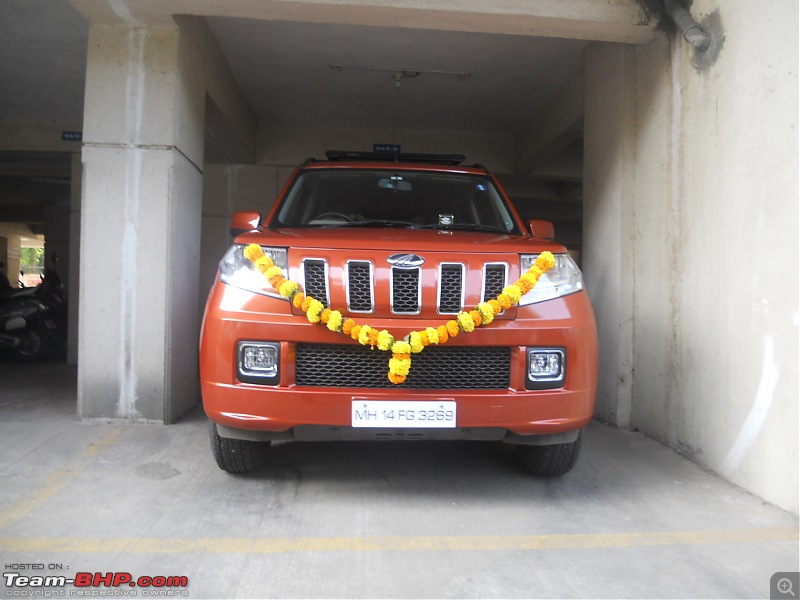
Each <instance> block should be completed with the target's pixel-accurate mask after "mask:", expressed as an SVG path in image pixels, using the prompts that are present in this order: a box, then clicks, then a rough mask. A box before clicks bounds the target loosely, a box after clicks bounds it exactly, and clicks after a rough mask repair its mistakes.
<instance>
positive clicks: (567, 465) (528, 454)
mask: <svg viewBox="0 0 800 600" xmlns="http://www.w3.org/2000/svg"><path fill="white" fill-rule="evenodd" d="M582 436H583V432H582V431H579V432H578V438H577V439H576V440H575V441H574V442H567V443H565V444H551V445H548V446H527V445H521V444H520V445H518V446H517V456H518V458H519V461H520V462H521V463H522V465H523V466H524V467H525V468H526V469H527V470H528V471H530V472H531V473H532V474H534V475H540V476H543V477H558V476H559V475H565V474H566V473H569V472H570V471H571V470H572V467H574V466H575V463H576V462H577V461H578V455H579V454H580V452H581V438H582Z"/></svg>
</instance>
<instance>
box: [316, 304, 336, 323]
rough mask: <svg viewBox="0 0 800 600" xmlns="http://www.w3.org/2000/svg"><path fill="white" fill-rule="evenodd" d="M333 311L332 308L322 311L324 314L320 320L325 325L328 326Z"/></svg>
mask: <svg viewBox="0 0 800 600" xmlns="http://www.w3.org/2000/svg"><path fill="white" fill-rule="evenodd" d="M332 312H333V311H332V310H331V309H330V308H326V309H325V310H323V311H322V314H321V315H320V316H319V320H320V321H322V323H323V325H327V324H328V319H330V318H331V313H332Z"/></svg>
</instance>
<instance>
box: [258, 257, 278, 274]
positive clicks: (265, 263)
mask: <svg viewBox="0 0 800 600" xmlns="http://www.w3.org/2000/svg"><path fill="white" fill-rule="evenodd" d="M253 264H254V265H255V267H256V269H257V270H258V272H259V273H262V274H263V273H266V272H267V271H268V270H269V269H271V268H272V267H273V266H275V265H274V263H273V262H272V259H270V257H269V256H264V255H262V256H259V257H258V258H257V259H256V260H255V261H254V262H253Z"/></svg>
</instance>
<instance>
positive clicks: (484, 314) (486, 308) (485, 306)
mask: <svg viewBox="0 0 800 600" xmlns="http://www.w3.org/2000/svg"><path fill="white" fill-rule="evenodd" d="M477 308H478V312H479V313H481V319H482V320H483V324H484V325H488V324H489V323H491V322H492V321H494V309H493V308H492V305H491V304H489V303H488V302H481V303H480V304H478V307H477Z"/></svg>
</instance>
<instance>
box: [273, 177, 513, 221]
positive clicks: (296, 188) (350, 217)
mask: <svg viewBox="0 0 800 600" xmlns="http://www.w3.org/2000/svg"><path fill="white" fill-rule="evenodd" d="M270 227H272V228H285V227H289V228H295V227H408V228H415V229H423V228H432V229H469V230H474V231H490V232H495V233H497V232H501V233H510V234H514V235H519V228H518V226H517V223H516V221H515V220H514V218H513V217H512V216H511V211H510V210H509V208H508V206H507V205H506V203H505V201H504V200H503V198H502V196H501V195H500V193H499V192H498V190H497V189H496V188H495V186H494V184H493V183H492V181H491V179H489V178H488V177H482V176H480V175H468V174H463V173H435V172H430V171H405V170H397V171H392V170H376V169H364V170H358V169H329V170H314V171H306V172H305V173H303V174H301V175H300V176H299V177H298V178H297V180H296V181H295V183H294V185H293V186H292V188H291V190H290V191H289V193H288V194H287V196H286V198H285V199H284V201H283V203H282V204H281V206H280V207H279V208H278V212H277V214H276V216H275V218H274V219H273V221H272V223H271V224H270Z"/></svg>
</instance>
